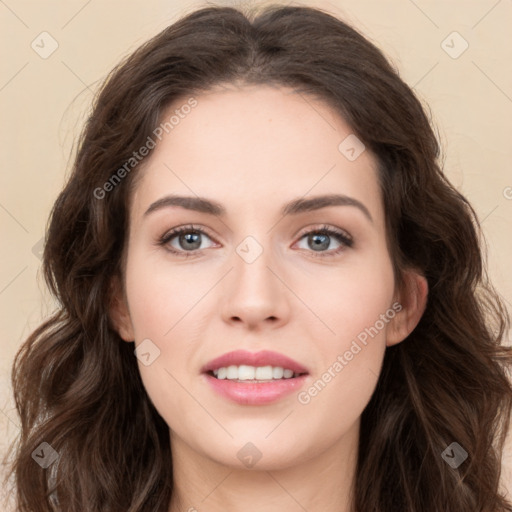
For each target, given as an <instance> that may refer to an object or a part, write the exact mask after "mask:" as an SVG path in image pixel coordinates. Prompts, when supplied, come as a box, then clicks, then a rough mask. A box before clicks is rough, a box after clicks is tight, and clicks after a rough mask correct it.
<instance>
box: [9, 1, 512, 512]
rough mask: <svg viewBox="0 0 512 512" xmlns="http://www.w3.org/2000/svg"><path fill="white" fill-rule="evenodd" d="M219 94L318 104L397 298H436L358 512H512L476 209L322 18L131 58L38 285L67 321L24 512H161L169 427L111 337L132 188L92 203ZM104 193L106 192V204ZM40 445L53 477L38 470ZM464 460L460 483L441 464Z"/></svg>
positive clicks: (30, 425) (40, 373)
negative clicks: (291, 94) (167, 122)
mask: <svg viewBox="0 0 512 512" xmlns="http://www.w3.org/2000/svg"><path fill="white" fill-rule="evenodd" d="M219 84H236V85H246V84H248V85H255V84H261V85H266V84H271V85H277V86H285V87H292V88H294V89H295V90H296V91H299V92H300V93H304V94H309V95H312V96H314V97H316V98H320V99H321V100H322V101H324V102H325V103H327V104H328V105H329V106H330V107H331V108H332V109H333V110H334V111H335V112H336V113H338V114H339V115H340V116H341V117H342V118H343V119H344V120H345V121H346V122H347V123H348V125H349V126H350V127H351V129H352V130H353V132H354V133H355V134H356V135H357V137H358V138H360V139H361V140H362V141H363V142H364V144H365V145H366V147H367V148H368V149H369V150H370V151H371V152H372V153H373V155H374V156H375V158H376V161H377V163H378V173H379V183H380V188H381V191H382V196H383V199H384V206H385V217H386V236H387V238H388V245H389V251H390V254H391V257H392V261H393V266H394V270H395V277H396V279H397V282H398V283H401V282H402V276H403V272H404V270H405V269H408V268H415V269H418V270H419V271H421V273H422V274H423V275H425V277H426V278H427V280H428V285H429V297H428V303H427V307H426V310H425V313H424V315H423V317H422V318H421V320H420V322H419V324H418V325H417V327H416V329H415V330H414V331H413V332H412V333H411V334H410V335H409V336H408V338H407V339H406V340H404V341H403V342H402V343H399V344H398V345H395V346H392V347H389V348H387V350H386V352H385V356H384V363H383V368H382V372H381V375H380V377H379V380H378V383H377V387H376V389H375V392H374V394H373V396H372V398H371V400H370V402H369V404H368V406H367V407H366V408H365V410H364V412H363V415H362V421H361V435H360V446H359V456H358V463H357V470H356V484H355V495H354V510H356V511H357V512H432V511H433V510H438V511H443V512H460V511H462V510H464V511H470V510H471V511H480V512H505V511H508V512H510V511H512V505H511V504H510V503H509V502H507V500H506V499H505V497H504V496H503V495H502V494H501V490H500V478H501V455H502V452H503V446H504V441H505V436H506V434H507V431H508V430H509V422H510V413H511V409H512V384H511V382H510V380H509V373H508V372H509V371H510V368H511V365H512V355H511V349H510V348H508V347H506V346H505V345H503V344H502V342H503V340H504V336H505V334H506V333H507V331H508V329H509V327H510V317H509V315H508V313H507V311H506V309H505V307H504V305H503V302H502V301H501V299H500V297H499V295H498V293H497V292H496V291H495V289H494V288H493V286H492V284H491V283H490V282H489V279H488V277H487V273H486V268H485V252H484V251H485V243H484V241H483V240H484V239H483V234H482V232H481V228H480V225H479V222H478V219H477V216H476V214H475V212H474V210H473V208H472V207H471V206H470V204H469V203H468V201H467V199H466V198H465V197H464V196H463V195H461V194H460V193H459V192H458V191H457V190H456V189H455V188H454V187H453V186H452V185H451V184H450V183H449V181H448V180H447V179H446V177H445V176H444V174H443V172H442V168H441V164H440V163H439V159H440V148H439V143H438V141H437V138H436V136H435V133H434V131H433V128H432V125H431V121H430V119H429V115H427V114H426V111H425V109H424V107H423V106H422V104H421V102H420V101H419V100H418V98H417V97H416V96H415V94H414V93H413V92H412V90H411V89H410V88H409V87H408V86H407V85H406V84H405V83H404V81H403V80H402V79H401V78H400V76H399V73H398V71H397V70H396V69H395V68H394V66H393V65H392V64H390V62H389V61H388V60H387V59H386V58H385V56H384V55H383V53H382V52H381V51H380V50H379V49H378V48H376V46H374V45H373V44H372V43H371V42H369V41H368V40H367V39H366V38H365V37H364V36H363V35H361V34H360V33H359V32H358V31H356V30H354V29H353V28H352V27H350V26H349V25H347V24H346V23H344V22H343V21H341V20H339V19H337V18H336V17H334V16H332V15H330V14H328V13H327V12H325V11H323V10H321V9H316V8H312V7H296V6H285V7H283V6H279V5H271V6H266V7H264V8H260V9H259V10H258V9H254V10H253V11H250V12H249V10H248V9H246V10H245V11H244V10H242V9H240V8H231V7H219V6H213V7H203V8H200V9H198V10H195V11H193V12H191V13H189V14H187V15H185V16H183V17H182V18H180V19H179V20H178V21H177V22H175V23H173V24H172V25H170V26H169V27H168V28H166V29H165V30H163V31H162V32H160V33H159V34H158V35H156V36H155V37H153V38H152V39H151V40H149V41H148V42H146V43H145V44H143V45H142V46H141V47H140V48H138V49H137V50H136V51H135V52H134V53H132V54H131V55H129V56H128V57H126V58H125V59H124V60H123V61H122V62H121V63H120V64H119V65H118V66H117V67H116V68H114V69H113V70H112V71H111V73H110V74H109V75H108V76H107V77H106V79H105V81H104V82H103V84H102V86H101V89H100V91H99V93H98V94H97V95H96V97H95V100H94V105H93V110H92V113H91V115H90V117H89V118H88V120H87V122H86V125H85V127H84V129H83V132H82V134H81V136H80V140H79V144H78V146H77V149H76V154H75V155H74V165H73V168H72V171H71V174H70V176H69V177H68V179H67V182H66V184H65V186H64V188H63V190H62V192H61V193H60V195H59V196H58V198H57V200H56V202H55V204H54V207H53V209H52V212H51V216H50V219H49V222H48V226H47V233H46V245H45V249H44V257H43V272H44V278H45V281H46V283H47V285H48V286H49V289H50V291H51V292H52V294H53V295H54V296H55V297H56V299H57V301H58V308H57V309H56V311H55V312H54V313H53V314H52V315H51V316H50V317H49V318H48V319H47V320H46V321H45V322H44V323H42V325H40V326H39V327H38V328H37V329H36V330H35V331H34V332H33V333H32V334H31V335H30V336H29V337H28V339H27V340H26V341H24V343H23V345H22V346H21V348H20V350H19V351H18V353H17V354H16V358H15V361H14V364H13V372H12V384H13V390H14V398H15V404H16V407H17V411H18V413H19V417H20V422H21V431H20V435H19V438H18V439H16V441H15V443H13V446H12V447H11V448H12V449H13V450H15V456H14V457H13V459H12V472H13V475H15V478H14V482H15V495H16V501H17V505H18V510H19V511H21V512H28V511H30V512H36V511H42V512H43V511H44V512H46V511H51V510H54V511H56V510H57V511H66V512H75V511H76V512H77V511H80V512H82V511H84V510H87V511H88V512H95V511H102V512H108V511H118V510H123V511H129V512H139V511H140V512H142V511H155V512H157V511H158V512H159V511H162V512H167V508H168V506H169V503H170V498H171V495H172V492H173V485H172V470H173V468H172V464H171V447H170V441H169V435H168V426H167V425H166V423H165V422H164V420H163V419H162V417H161V416H160V415H159V414H158V412H157V411H156V409H155V408H154V406H153V405H152V403H151V401H150V399H149V397H148V395H147V393H146V391H145V389H144V386H143V384H142V381H141V378H140V375H139V372H138V367H137V362H136V358H135V357H134V354H133V349H134V345H133V344H130V343H126V342H123V341H122V340H121V338H120V337H119V335H118V333H117V332H116V330H115V329H114V328H113V324H112V322H111V320H110V318H109V307H110V305H111V301H112V295H113V291H112V279H113V276H118V277H120V278H121V279H122V278H123V272H124V271H123V265H122V262H123V255H124V251H125V243H126V234H127V230H128V212H129V208H130V197H131V194H132V192H133V188H134V183H135V180H134V177H135V176H137V174H140V173H141V172H143V168H144V165H143V164H144V162H143V163H142V164H141V165H139V166H137V167H136V168H134V169H133V170H131V172H129V173H127V175H126V176H125V177H124V179H123V181H122V182H121V183H119V184H116V186H112V187H111V188H112V190H110V191H109V193H108V194H104V197H101V198H99V197H98V195H99V194H98V188H101V187H103V186H104V184H105V183H106V182H108V181H109V179H111V177H112V175H113V174H114V172H115V171H116V169H119V168H121V167H122V166H123V164H125V163H126V162H127V161H128V160H129V159H130V158H132V156H133V152H134V151H136V150H137V149H138V148H140V147H141V146H143V145H144V144H145V143H146V142H147V140H148V136H150V135H151V134H152V133H153V132H154V130H155V128H156V127H157V126H158V125H159V123H160V121H161V118H162V115H163V113H164V111H165V109H166V107H167V106H168V105H170V104H171V102H173V101H175V100H176V99H178V98H183V97H187V96H191V95H193V94H200V93H201V92H205V91H209V90H211V88H212V87H214V86H216V85H219ZM95 191H96V192H95ZM43 442H47V443H48V444H49V445H50V446H51V447H52V448H53V449H54V450H55V451H56V452H57V454H58V458H57V460H56V461H55V462H53V464H51V465H50V466H49V467H48V468H47V469H42V468H41V467H40V466H39V465H38V464H36V463H35V462H34V460H33V458H32V456H31V454H32V453H33V452H34V450H36V448H38V447H39V446H40V444H41V443H43ZM452 442H457V443H459V445H460V446H461V447H463V448H464V450H465V451H466V452H467V453H468V458H467V459H466V460H465V461H464V462H463V463H462V464H460V466H458V467H457V468H452V467H451V466H450V465H448V464H447V463H446V462H445V460H443V457H442V456H441V454H442V452H443V451H444V450H445V449H446V448H447V447H448V446H449V445H450V444H451V443H452Z"/></svg>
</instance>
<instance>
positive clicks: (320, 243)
mask: <svg viewBox="0 0 512 512" xmlns="http://www.w3.org/2000/svg"><path fill="white" fill-rule="evenodd" d="M318 238H322V239H323V241H322V240H321V241H319V240H318ZM311 239H312V240H313V241H314V247H320V248H322V249H327V248H328V247H329V236H328V235H325V234H320V235H319V234H316V235H311Z"/></svg>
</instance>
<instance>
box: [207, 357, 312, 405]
mask: <svg viewBox="0 0 512 512" xmlns="http://www.w3.org/2000/svg"><path fill="white" fill-rule="evenodd" d="M243 364H245V365H249V366H281V367H283V368H285V369H289V370H293V371H294V373H297V374H302V375H299V376H298V377H292V378H289V379H279V380H272V381H262V382H255V381H246V382H238V381H234V380H229V379H217V378H215V377H214V376H213V375H212V374H211V372H212V371H213V370H216V369H218V368H221V367H227V366H231V365H236V366H240V365H243ZM201 371H202V377H203V378H204V379H205V380H206V381H207V383H208V384H209V385H210V387H211V389H213V391H215V392H216V393H218V394H219V395H221V396H222V397H224V398H227V399H229V400H231V401H233V402H236V403H238V404H240V405H265V404H269V403H271V402H275V401H276V400H279V399H280V398H283V397H284V396H286V395H289V394H290V393H293V392H294V391H295V392H297V391H298V390H299V389H300V388H301V387H303V386H304V383H305V381H306V380H308V378H309V372H308V370H307V369H306V368H305V367H304V366H302V365H301V364H299V363H297V361H294V360H293V359H290V358H289V357H287V356H285V355H283V354H279V353H277V352H272V351H269V350H263V351H261V352H256V353H252V352H248V351H247V350H235V351H234V352H229V353H227V354H224V355H222V356H220V357H217V358H215V359H213V360H212V361H210V362H209V363H207V364H206V365H204V366H203V368H202V369H201Z"/></svg>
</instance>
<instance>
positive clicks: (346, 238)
mask: <svg viewBox="0 0 512 512" xmlns="http://www.w3.org/2000/svg"><path fill="white" fill-rule="evenodd" d="M202 237H207V238H209V239H210V240H211V239H212V238H211V237H210V236H209V235H208V233H207V232H206V231H205V230H204V229H201V228H198V227H194V226H193V225H188V226H180V227H177V228H174V229H172V230H171V231H168V232H166V233H165V234H164V235H163V236H162V237H161V238H160V239H159V240H158V242H157V244H158V245H160V246H164V247H165V249H166V250H168V251H169V252H171V253H173V254H176V255H178V256H184V257H189V256H196V255H197V251H200V250H201V249H205V248H206V247H203V246H202V240H201V238H202ZM304 238H306V243H307V244H308V246H309V247H310V248H311V247H312V248H313V250H312V251H308V252H312V253H313V254H312V255H313V256H321V257H328V256H335V255H337V254H339V253H341V252H342V251H344V250H345V249H346V248H348V247H352V245H353V243H354V241H353V239H352V237H351V236H350V235H349V234H348V233H346V232H344V231H342V230H338V229H336V228H332V227H330V226H322V227H320V228H316V229H310V230H309V231H306V232H305V233H302V235H301V236H300V239H299V242H300V241H302V239H304ZM175 239H176V240H175ZM333 239H334V240H335V241H336V242H337V243H338V245H339V247H338V248H336V249H334V250H324V249H328V248H329V246H330V245H331V242H332V240H333ZM172 242H175V243H174V244H173V243H172ZM176 245H177V246H178V247H176ZM300 249H303V247H300Z"/></svg>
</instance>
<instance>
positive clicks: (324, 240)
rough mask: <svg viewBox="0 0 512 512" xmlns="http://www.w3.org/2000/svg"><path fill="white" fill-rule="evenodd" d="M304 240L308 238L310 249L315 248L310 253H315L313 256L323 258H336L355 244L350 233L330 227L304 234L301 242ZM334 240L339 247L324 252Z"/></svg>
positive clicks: (307, 242)
mask: <svg viewBox="0 0 512 512" xmlns="http://www.w3.org/2000/svg"><path fill="white" fill-rule="evenodd" d="M303 238H306V244H307V245H308V247H312V248H313V251H310V252H313V256H321V257H327V256H335V255H337V254H339V253H341V252H342V251H344V250H345V249H346V248H347V247H352V245H353V244H354V241H353V239H352V237H351V236H350V235H349V234H348V233H345V232H344V231H341V230H338V229H335V228H332V227H330V226H322V227H321V228H317V229H312V230H309V231H307V232H306V233H303V234H302V236H301V237H300V240H299V241H301V240H302V239H303ZM332 239H335V241H336V242H337V243H338V244H339V247H338V248H337V249H335V250H330V251H326V250H324V249H327V248H328V247H329V245H330V244H331V242H332Z"/></svg>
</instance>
